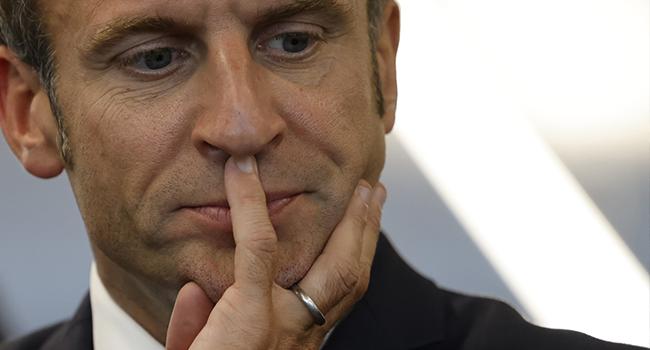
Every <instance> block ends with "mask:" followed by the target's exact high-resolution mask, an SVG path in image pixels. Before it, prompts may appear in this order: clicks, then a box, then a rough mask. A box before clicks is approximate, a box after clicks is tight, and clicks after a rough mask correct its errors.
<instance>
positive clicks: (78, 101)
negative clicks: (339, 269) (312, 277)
mask: <svg viewBox="0 0 650 350" xmlns="http://www.w3.org/2000/svg"><path fill="white" fill-rule="evenodd" d="M44 10H45V11H44V13H45V18H46V21H47V24H48V28H49V30H50V32H52V33H53V42H54V49H55V52H56V58H57V60H58V69H57V75H58V80H57V83H56V91H57V94H58V96H59V98H60V103H61V108H62V112H63V116H64V120H65V122H64V124H65V125H66V127H67V133H68V136H69V140H70V144H71V154H72V157H73V159H74V168H73V169H72V170H68V175H69V177H70V181H71V183H72V187H73V189H74V192H75V196H76V198H77V201H78V204H79V208H80V210H81V214H82V216H83V218H84V221H85V223H86V226H87V230H88V233H89V236H90V240H91V244H92V246H93V249H94V251H95V255H96V258H97V261H98V265H99V267H100V273H101V271H102V265H111V264H112V265H115V266H117V267H118V268H119V269H122V270H124V271H127V272H128V273H129V274H131V275H133V276H135V277H136V278H137V279H140V280H142V281H143V282H144V283H150V284H152V285H156V286H163V287H166V288H169V290H177V289H178V288H180V286H181V285H182V284H183V283H185V282H187V281H189V280H194V281H196V282H198V283H199V285H201V286H202V287H203V288H204V289H205V290H206V292H207V293H208V295H210V296H211V297H212V298H214V299H216V298H218V297H219V296H220V294H221V293H222V291H223V290H224V289H225V288H226V287H227V286H229V285H230V284H231V283H232V282H233V281H232V278H233V277H232V275H233V274H232V272H233V257H234V241H233V236H232V227H231V224H230V217H229V215H230V213H229V210H228V202H227V198H226V192H225V188H224V178H223V176H224V164H225V162H226V160H227V159H228V157H229V156H231V155H238V156H241V155H254V156H255V157H256V159H257V162H258V166H259V173H260V178H261V181H262V185H263V187H264V189H265V193H266V195H267V201H271V202H270V203H269V205H268V206H269V213H270V219H271V222H272V223H273V225H274V227H275V229H276V232H277V234H278V239H279V244H280V254H279V255H280V263H279V267H278V273H277V276H276V281H277V282H278V283H279V284H280V285H283V286H285V287H288V286H290V285H292V284H293V283H295V282H296V281H298V280H299V279H300V278H301V277H302V276H304V274H305V273H306V272H307V271H308V269H309V267H310V266H311V264H312V263H313V261H314V260H315V259H316V257H317V256H318V255H319V253H320V252H321V250H322V248H323V246H324V245H325V243H326V241H327V239H328V237H329V235H330V233H331V232H332V230H333V228H334V227H335V226H336V224H337V223H338V221H339V220H340V218H341V216H342V215H343V213H344V210H345V208H346V206H347V204H348V200H349V198H350V196H351V194H352V192H353V191H354V189H355V187H356V185H357V182H358V180H359V179H360V178H364V179H366V180H368V181H369V182H370V183H372V184H374V183H375V182H376V181H377V179H378V177H379V173H380V171H381V169H382V167H383V162H384V134H385V133H386V132H387V131H389V130H390V128H391V127H392V122H393V116H392V115H388V116H386V117H384V118H381V117H380V116H379V115H378V114H377V108H376V98H375V87H374V85H373V80H372V78H373V75H372V63H371V62H372V61H371V53H370V43H369V39H368V25H367V23H368V22H367V18H366V3H365V0H358V1H354V0H331V1H313V0H306V1H295V0H294V1H292V0H264V1H252V0H251V1H246V0H220V1H214V0H174V1H163V0H139V1H131V0H128V1H127V0H92V1H88V0H84V1H81V0H65V1H56V2H55V1H49V2H46V3H45V5H44ZM104 268H106V267H104Z"/></svg>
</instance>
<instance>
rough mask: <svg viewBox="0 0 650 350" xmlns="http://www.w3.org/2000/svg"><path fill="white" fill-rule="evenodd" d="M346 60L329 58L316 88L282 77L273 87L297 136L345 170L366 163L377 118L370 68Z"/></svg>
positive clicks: (378, 122)
mask: <svg viewBox="0 0 650 350" xmlns="http://www.w3.org/2000/svg"><path fill="white" fill-rule="evenodd" d="M344 63H345V62H338V61H334V62H332V67H331V70H330V73H328V74H326V75H325V76H324V77H323V79H322V80H321V82H320V84H319V85H318V86H316V87H309V86H298V85H292V84H290V83H288V82H286V81H282V82H278V83H276V84H275V86H273V88H272V89H271V90H272V91H276V94H277V95H276V96H275V98H274V100H275V101H279V103H280V107H279V109H280V115H284V116H286V117H285V119H286V120H287V124H288V125H289V127H290V129H292V130H293V132H294V133H295V134H296V136H297V137H298V138H299V139H301V141H302V142H304V143H307V144H308V145H309V147H312V148H315V149H319V150H320V151H321V152H324V153H325V154H326V155H327V157H328V158H329V159H331V160H332V161H333V162H334V163H335V164H336V165H337V166H338V167H339V168H342V169H344V170H346V171H347V169H348V168H350V167H359V168H361V167H365V165H366V164H365V162H366V160H367V158H368V157H369V156H370V155H369V153H370V152H371V151H372V144H373V143H375V142H376V140H377V137H376V136H377V134H378V133H380V131H379V126H380V121H381V119H380V118H379V116H378V115H377V113H376V111H375V107H374V98H373V96H374V95H373V93H374V92H373V91H374V89H373V88H372V84H371V72H370V71H369V70H368V71H367V72H366V71H365V70H364V69H352V68H358V67H352V68H350V67H349V65H345V64H344ZM357 175H360V174H357Z"/></svg>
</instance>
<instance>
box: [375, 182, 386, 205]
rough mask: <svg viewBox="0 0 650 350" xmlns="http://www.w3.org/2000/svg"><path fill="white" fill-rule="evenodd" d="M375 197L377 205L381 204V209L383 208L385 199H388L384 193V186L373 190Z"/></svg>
mask: <svg viewBox="0 0 650 350" xmlns="http://www.w3.org/2000/svg"><path fill="white" fill-rule="evenodd" d="M374 193H375V197H376V198H377V200H378V201H379V204H381V207H382V208H383V207H384V203H386V197H388V194H387V193H386V189H385V188H384V186H377V188H375V190H374Z"/></svg>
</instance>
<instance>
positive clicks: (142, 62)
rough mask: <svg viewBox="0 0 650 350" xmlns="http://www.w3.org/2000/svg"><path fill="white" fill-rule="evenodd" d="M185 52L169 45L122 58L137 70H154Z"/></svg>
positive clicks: (171, 61) (181, 56)
mask: <svg viewBox="0 0 650 350" xmlns="http://www.w3.org/2000/svg"><path fill="white" fill-rule="evenodd" d="M184 56H185V52H183V51H181V50H177V49H173V48H170V47H164V48H160V49H154V50H149V51H144V52H140V53H137V54H135V55H133V56H131V57H127V58H126V59H125V60H124V64H125V65H126V66H131V67H133V68H136V69H139V70H148V71H156V70H161V69H164V68H166V67H168V66H169V65H171V64H172V63H174V61H176V60H178V59H179V58H183V57H184Z"/></svg>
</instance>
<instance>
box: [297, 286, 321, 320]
mask: <svg viewBox="0 0 650 350" xmlns="http://www.w3.org/2000/svg"><path fill="white" fill-rule="evenodd" d="M290 289H291V291H292V292H293V293H294V294H295V295H297V296H298V298H299V299H300V301H302V303H303V304H305V306H306V307H307V310H309V312H311V315H312V316H314V320H315V321H316V324H317V325H319V326H322V325H324V324H325V316H323V313H322V312H320V310H319V309H318V306H316V304H315V303H314V301H313V300H311V298H310V297H309V295H307V293H305V291H304V290H302V288H300V286H299V285H298V283H296V284H294V285H293V286H291V288H290Z"/></svg>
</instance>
